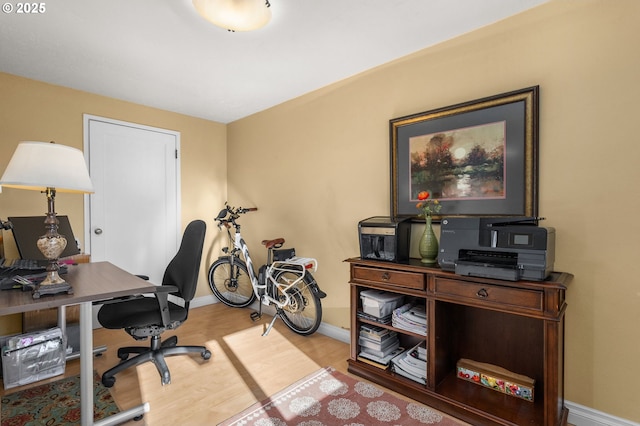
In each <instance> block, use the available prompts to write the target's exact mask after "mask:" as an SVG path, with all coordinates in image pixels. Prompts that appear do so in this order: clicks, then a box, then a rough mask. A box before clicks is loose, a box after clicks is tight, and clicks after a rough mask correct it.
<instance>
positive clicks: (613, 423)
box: [191, 295, 640, 426]
mask: <svg viewBox="0 0 640 426" xmlns="http://www.w3.org/2000/svg"><path fill="white" fill-rule="evenodd" d="M213 303H218V299H216V297H215V296H214V295H210V296H203V297H198V298H197V299H193V301H192V302H191V307H193V308H197V307H201V306H205V305H210V304H213ZM318 333H321V334H324V335H325V336H328V337H331V338H333V339H336V340H339V341H341V342H344V343H350V341H351V332H350V331H349V330H345V329H344V328H340V327H336V326H334V325H331V324H327V323H324V322H323V323H322V324H320V327H319V328H318ZM565 405H566V407H567V408H568V409H569V423H570V424H572V425H575V426H640V423H636V422H632V421H630V420H625V419H622V418H620V417H616V416H612V415H610V414H607V413H603V412H601V411H597V410H594V409H593V408H589V407H585V406H584V405H580V404H576V403H575V402H571V401H565Z"/></svg>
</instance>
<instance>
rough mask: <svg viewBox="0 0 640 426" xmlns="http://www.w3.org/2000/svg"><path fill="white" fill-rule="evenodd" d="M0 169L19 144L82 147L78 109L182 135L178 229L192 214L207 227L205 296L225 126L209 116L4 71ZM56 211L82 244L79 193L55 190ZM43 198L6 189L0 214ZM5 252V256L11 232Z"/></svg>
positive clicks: (35, 205)
mask: <svg viewBox="0 0 640 426" xmlns="http://www.w3.org/2000/svg"><path fill="white" fill-rule="evenodd" d="M0 93H1V94H2V96H1V97H0V120H1V121H0V148H1V151H0V152H1V154H0V170H4V169H5V168H6V165H7V163H8V162H9V159H10V158H11V155H12V154H13V151H14V150H15V148H16V146H17V145H18V143H19V142H20V141H23V140H36V141H50V140H54V141H56V142H57V143H60V144H64V145H70V146H73V147H76V148H79V149H82V144H83V114H92V115H97V116H101V117H107V118H112V119H116V120H123V121H128V122H133V123H138V124H143V125H147V126H154V127H160V128H164V129H169V130H173V131H178V132H180V146H181V151H182V152H181V155H182V159H181V161H182V167H181V192H182V223H183V227H184V226H186V224H187V223H188V222H189V221H191V220H193V219H196V218H197V219H204V220H206V221H207V223H208V225H209V229H208V232H207V242H206V246H205V252H206V256H207V257H206V260H205V261H204V262H203V265H202V271H203V273H201V275H200V282H199V284H198V292H197V294H196V295H197V296H198V295H204V294H211V290H209V287H208V285H207V282H206V270H207V267H208V264H209V259H210V256H214V257H217V253H218V251H219V249H218V248H217V247H215V248H214V247H213V239H214V237H216V236H217V234H218V232H217V229H216V228H215V227H214V226H213V223H212V221H211V219H212V217H213V216H214V215H215V214H217V212H218V209H219V206H221V205H222V204H223V203H224V201H225V200H226V191H227V183H226V179H227V164H226V157H227V154H226V138H227V134H226V132H227V129H226V126H225V125H223V124H220V123H214V122H212V121H207V120H202V119H197V118H193V117H188V116H185V115H180V114H174V113H171V112H167V111H161V110H158V109H154V108H149V107H145V106H142V105H136V104H132V103H129V102H124V101H119V100H116V99H111V98H106V97H103V96H97V95H93V94H89V93H85V92H80V91H77V90H70V89H66V88H63V87H59V86H53V85H50V84H45V83H41V82H36V81H33V80H28V79H24V78H20V77H16V76H12V75H9V74H4V73H0ZM56 210H57V212H58V213H60V214H67V215H69V218H70V220H71V223H72V226H73V228H74V230H76V231H75V234H76V237H77V238H78V239H80V240H81V243H82V244H83V246H84V235H83V230H84V219H83V197H82V196H79V195H73V194H64V193H59V194H58V195H57V196H56ZM45 212H46V199H45V197H44V195H42V194H40V193H39V192H36V191H23V190H17V189H11V188H4V189H3V192H2V194H0V218H3V219H6V218H7V217H8V216H19V215H42V214H44V213H45ZM4 236H5V240H8V244H7V246H8V249H9V250H8V251H9V252H8V253H7V256H8V257H11V252H10V249H11V247H13V248H14V251H15V244H13V245H12V243H13V242H12V236H11V232H6V231H5V232H4ZM19 326H20V325H19V321H18V322H11V324H9V325H6V326H5V329H3V330H2V332H1V333H0V334H6V333H10V332H14V331H15V328H16V327H17V328H19Z"/></svg>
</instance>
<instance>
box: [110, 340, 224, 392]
mask: <svg viewBox="0 0 640 426" xmlns="http://www.w3.org/2000/svg"><path fill="white" fill-rule="evenodd" d="M177 343H178V338H177V337H176V336H172V337H170V338H169V339H167V340H166V341H164V342H161V341H160V336H153V337H151V347H142V346H129V347H124V348H120V349H118V357H119V358H120V359H121V360H122V362H120V364H118V365H116V366H115V367H112V368H110V369H109V370H107V371H105V372H104V373H103V374H102V384H103V385H104V386H105V387H108V388H110V387H112V386H113V385H114V383H115V382H116V379H115V377H113V376H115V375H116V374H117V373H119V372H121V371H123V370H126V369H127V368H129V367H133V366H136V365H140V364H143V363H145V362H149V361H151V362H153V363H154V364H155V366H156V368H157V370H158V373H160V378H161V380H162V384H163V385H168V384H169V383H171V374H170V373H169V367H167V363H166V362H165V360H164V358H165V357H168V356H174V355H184V354H189V353H198V354H200V356H201V357H202V358H203V359H205V360H207V359H209V358H211V351H209V350H208V349H207V348H205V347H204V346H177ZM133 353H135V354H138V355H136V356H135V357H133V358H129V354H133Z"/></svg>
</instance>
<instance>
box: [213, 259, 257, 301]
mask: <svg viewBox="0 0 640 426" xmlns="http://www.w3.org/2000/svg"><path fill="white" fill-rule="evenodd" d="M209 287H211V291H213V294H215V296H216V297H217V298H218V300H220V301H221V302H222V303H224V304H225V305H227V306H231V307H232V308H244V307H245V306H249V305H250V304H251V303H253V301H254V300H255V298H256V296H255V294H254V293H253V286H252V285H251V278H250V277H249V272H248V271H247V264H246V263H245V262H244V261H243V260H241V259H238V258H234V259H233V265H231V258H230V257H222V258H220V259H218V260H216V261H215V262H213V264H212V265H211V267H210V268H209Z"/></svg>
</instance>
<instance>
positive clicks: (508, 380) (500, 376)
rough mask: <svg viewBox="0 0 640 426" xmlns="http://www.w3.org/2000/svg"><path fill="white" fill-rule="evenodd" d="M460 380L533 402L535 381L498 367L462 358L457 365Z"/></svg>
mask: <svg viewBox="0 0 640 426" xmlns="http://www.w3.org/2000/svg"><path fill="white" fill-rule="evenodd" d="M457 376H458V378H459V379H462V380H468V381H470V382H473V383H476V384H478V385H481V386H484V387H487V388H489V389H493V390H495V391H498V392H501V393H504V394H507V395H510V396H515V397H517V398H521V399H524V400H526V401H529V402H533V391H534V385H535V380H534V379H532V378H530V377H527V376H524V375H522V374H516V373H513V372H511V371H509V370H506V369H504V368H502V367H498V366H497V365H493V364H487V363H484V362H477V361H473V360H470V359H465V358H462V359H460V360H459V361H458V364H457Z"/></svg>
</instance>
